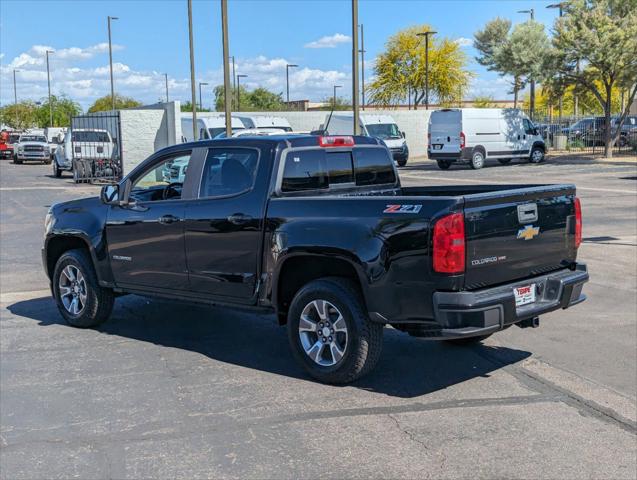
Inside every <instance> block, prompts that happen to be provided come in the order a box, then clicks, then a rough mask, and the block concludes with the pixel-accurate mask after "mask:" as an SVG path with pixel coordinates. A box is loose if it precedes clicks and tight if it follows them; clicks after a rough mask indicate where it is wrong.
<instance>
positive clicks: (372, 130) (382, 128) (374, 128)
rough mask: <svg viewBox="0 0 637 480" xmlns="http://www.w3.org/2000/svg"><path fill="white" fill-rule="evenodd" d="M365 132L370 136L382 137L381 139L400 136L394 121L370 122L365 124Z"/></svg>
mask: <svg viewBox="0 0 637 480" xmlns="http://www.w3.org/2000/svg"><path fill="white" fill-rule="evenodd" d="M365 128H367V132H368V133H369V134H370V135H371V136H372V137H378V138H382V139H383V140H385V139H388V138H402V134H401V133H400V130H398V125H396V124H395V123H370V124H368V125H365Z"/></svg>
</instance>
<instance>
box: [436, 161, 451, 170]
mask: <svg viewBox="0 0 637 480" xmlns="http://www.w3.org/2000/svg"><path fill="white" fill-rule="evenodd" d="M436 162H437V163H438V168H439V169H440V170H449V167H451V162H450V161H449V160H437V161H436Z"/></svg>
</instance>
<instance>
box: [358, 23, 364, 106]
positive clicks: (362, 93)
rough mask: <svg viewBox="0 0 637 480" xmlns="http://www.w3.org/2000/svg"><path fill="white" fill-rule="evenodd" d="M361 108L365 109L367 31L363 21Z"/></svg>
mask: <svg viewBox="0 0 637 480" xmlns="http://www.w3.org/2000/svg"><path fill="white" fill-rule="evenodd" d="M359 52H360V53H361V97H362V100H361V108H362V109H363V110H365V33H364V31H363V24H362V23H361V49H360V50H359Z"/></svg>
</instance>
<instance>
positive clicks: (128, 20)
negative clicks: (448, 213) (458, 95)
mask: <svg viewBox="0 0 637 480" xmlns="http://www.w3.org/2000/svg"><path fill="white" fill-rule="evenodd" d="M550 3H551V2H550V1H538V0H499V1H480V0H447V1H417V0H409V1H401V0H394V1H390V0H376V1H373V0H367V1H366V0H360V1H359V22H360V23H363V24H364V25H365V49H366V51H367V53H366V58H367V59H368V62H367V68H366V70H367V72H366V75H367V77H368V78H369V77H371V75H372V74H373V71H372V69H371V64H372V60H373V58H374V57H375V56H376V55H377V54H379V53H380V52H382V49H383V46H384V44H385V42H386V40H387V38H388V37H389V36H390V35H392V34H393V33H395V32H396V31H398V30H400V29H402V28H405V27H408V26H411V25H414V24H424V23H426V24H429V25H431V26H432V27H433V28H434V29H435V30H436V31H437V32H439V33H438V36H444V37H448V38H451V39H458V41H459V42H461V44H465V46H464V47H463V48H464V50H465V51H466V53H467V55H468V56H469V58H470V63H469V68H470V70H472V71H474V72H475V73H476V75H477V77H476V79H475V80H474V82H473V84H472V86H471V90H470V92H469V93H468V95H467V96H468V97H472V96H475V95H491V96H493V97H495V98H497V99H501V98H508V97H509V94H508V93H507V90H508V87H507V84H506V82H505V81H504V80H503V79H500V78H499V77H498V75H497V74H496V73H493V72H487V71H485V70H484V68H482V67H480V66H479V65H477V63H476V62H475V61H474V60H473V57H474V56H475V50H474V49H473V47H472V46H471V45H470V42H469V40H470V39H472V37H473V33H474V32H475V31H476V30H478V29H480V28H482V27H483V26H484V24H485V23H486V22H487V21H489V20H490V19H492V18H494V17H496V16H501V17H506V18H509V19H511V20H512V21H513V22H514V23H517V22H522V21H524V20H526V18H527V15H524V14H519V13H516V12H517V10H524V9H529V8H534V9H535V12H536V20H538V21H540V22H543V23H545V24H546V25H547V28H549V27H550V25H551V24H552V22H553V20H554V19H555V17H556V16H557V12H556V11H555V10H548V9H546V8H545V7H546V5H548V4H550ZM186 5H187V3H186V0H155V1H153V0H129V1H126V0H110V1H98V0H74V1H72V0H64V1H56V0H39V1H26V0H2V1H1V2H0V57H1V58H0V63H1V70H0V82H1V83H0V102H2V104H3V105H4V104H6V103H10V102H12V101H13V69H14V68H17V69H19V70H20V71H19V72H18V73H17V84H18V98H19V99H25V98H31V99H34V100H37V99H40V98H42V97H45V96H46V92H47V86H46V64H45V63H44V51H45V50H47V48H48V49H51V50H55V51H56V53H55V54H53V55H52V56H51V79H52V91H53V93H55V94H59V93H66V94H67V95H69V96H71V97H72V98H74V99H76V100H77V101H79V102H80V103H81V104H82V106H83V107H84V108H86V107H87V106H88V105H90V104H91V103H92V101H93V100H94V99H95V98H97V97H100V96H102V95H106V94H108V93H110V90H109V88H110V86H109V85H110V84H109V80H108V49H107V48H106V44H105V42H107V40H108V36H107V27H106V17H107V16H108V15H111V16H117V17H119V20H117V21H114V22H113V43H114V44H115V50H114V53H113V61H114V62H115V88H116V91H117V92H118V93H122V94H125V95H130V96H133V97H135V98H137V99H140V100H142V101H144V102H155V101H157V100H158V99H160V98H162V97H163V96H164V95H165V93H164V92H165V90H164V79H163V76H162V75H161V74H163V73H164V72H166V73H168V75H169V78H170V86H169V90H170V96H171V99H181V100H186V99H188V98H189V88H190V86H189V52H188V23H187V6H186ZM350 5H351V4H350V2H349V1H347V0H323V1H318V0H317V1H314V0H296V1H295V0H288V1H281V0H275V1H268V0H261V1H259V0H231V1H230V2H229V29H230V53H231V55H234V56H235V58H236V60H237V73H242V74H247V75H248V77H247V78H246V79H243V80H242V82H243V83H245V84H247V86H248V87H250V88H253V87H256V86H264V87H266V88H269V89H271V90H273V91H276V92H284V91H285V64H286V63H296V64H299V68H297V69H294V70H291V75H290V96H291V98H292V99H299V98H308V99H310V100H313V101H319V100H321V99H323V98H325V97H326V96H328V95H330V92H331V91H332V85H334V84H339V85H343V86H344V88H343V89H342V92H343V94H344V95H347V94H348V93H349V92H351V41H350V39H349V37H350V36H351V6H350ZM193 19H194V36H195V62H196V76H197V81H202V82H208V83H210V84H211V85H216V84H218V83H219V82H220V81H221V79H222V47H221V26H220V22H221V9H220V3H219V1H218V0H194V2H193ZM204 97H207V99H204V105H205V106H206V105H209V104H210V103H211V102H212V93H211V88H210V87H208V90H207V92H206V91H204Z"/></svg>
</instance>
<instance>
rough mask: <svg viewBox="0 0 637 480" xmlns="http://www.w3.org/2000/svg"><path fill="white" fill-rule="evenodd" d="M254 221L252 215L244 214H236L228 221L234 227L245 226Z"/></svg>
mask: <svg viewBox="0 0 637 480" xmlns="http://www.w3.org/2000/svg"><path fill="white" fill-rule="evenodd" d="M251 220H252V217H251V216H250V215H244V214H243V213H235V214H233V215H230V216H229V217H228V221H229V222H230V223H232V224H234V225H244V224H246V223H248V222H249V221H251Z"/></svg>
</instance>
